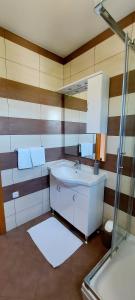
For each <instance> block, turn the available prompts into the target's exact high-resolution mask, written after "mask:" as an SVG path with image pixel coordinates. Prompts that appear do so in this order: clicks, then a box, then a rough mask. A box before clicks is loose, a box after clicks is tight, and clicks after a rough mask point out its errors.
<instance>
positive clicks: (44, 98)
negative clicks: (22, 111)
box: [0, 77, 87, 111]
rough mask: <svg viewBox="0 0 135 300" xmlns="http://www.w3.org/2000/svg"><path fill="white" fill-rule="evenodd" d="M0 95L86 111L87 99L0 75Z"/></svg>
mask: <svg viewBox="0 0 135 300" xmlns="http://www.w3.org/2000/svg"><path fill="white" fill-rule="evenodd" d="M0 97H3V98H8V99H14V100H19V101H20V100H21V101H27V102H32V103H38V104H44V105H51V106H57V107H63V108H70V109H76V110H80V111H87V101H85V100H83V99H80V98H74V97H71V96H70V97H68V96H64V95H61V94H59V93H56V92H52V91H49V90H46V89H42V88H38V87H34V86H32V85H28V84H24V83H20V82H17V81H13V80H9V79H5V78H2V77H0Z"/></svg>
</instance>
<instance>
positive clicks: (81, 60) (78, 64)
mask: <svg viewBox="0 0 135 300" xmlns="http://www.w3.org/2000/svg"><path fill="white" fill-rule="evenodd" d="M70 64H71V76H73V75H74V74H77V73H79V72H81V71H83V70H85V69H88V68H90V66H93V65H94V48H92V49H90V50H89V51H87V52H85V53H83V54H82V55H80V56H78V57H77V58H75V59H73V60H72V61H71V63H70Z"/></svg>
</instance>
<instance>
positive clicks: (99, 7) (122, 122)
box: [84, 0, 135, 300]
mask: <svg viewBox="0 0 135 300" xmlns="http://www.w3.org/2000/svg"><path fill="white" fill-rule="evenodd" d="M104 1H105V0H102V1H100V2H99V3H98V5H96V7H95V12H96V14H98V15H100V16H101V17H102V18H103V19H104V20H105V21H106V22H107V24H108V25H109V27H110V28H111V29H112V31H113V32H114V33H115V34H117V35H118V36H119V37H120V39H121V40H122V41H123V42H124V43H125V62H124V74H123V85H122V111H121V118H120V131H119V137H120V140H119V148H118V153H117V180H116V189H115V201H114V207H115V209H114V226H113V234H112V246H111V249H109V251H108V252H107V253H106V254H105V255H104V256H103V257H102V259H101V260H100V261H99V262H98V263H97V265H96V266H95V267H94V268H93V269H92V271H91V272H90V273H89V274H88V275H87V276H86V277H85V278H84V284H85V286H86V287H87V289H88V290H89V291H90V292H91V295H93V299H97V300H100V299H99V297H98V296H97V295H96V293H95V291H94V290H93V289H92V288H91V286H90V282H91V280H92V279H93V277H94V276H95V275H96V273H97V272H98V271H99V270H100V268H101V267H102V266H103V265H104V263H105V262H106V261H107V260H108V258H109V257H111V256H112V255H113V254H114V253H116V251H117V250H118V247H119V245H120V243H121V242H122V241H123V239H126V237H127V231H126V232H125V234H124V235H123V236H122V237H121V238H120V239H119V240H118V241H117V243H115V232H116V228H115V227H116V223H117V214H118V210H119V202H120V176H121V174H122V169H123V155H124V153H123V151H122V149H123V138H124V136H125V124H126V113H125V112H126V95H127V88H128V52H129V51H128V50H129V47H131V48H132V49H133V51H135V39H134V40H132V39H131V38H130V37H129V36H128V34H127V33H125V32H124V31H123V30H122V29H121V28H120V27H119V25H118V24H117V22H116V21H115V20H114V19H113V18H112V16H111V15H110V14H109V12H108V11H107V10H106V9H105V8H104V6H103V2H104ZM134 154H135V151H134ZM133 164H134V165H133V174H131V179H132V184H131V195H130V197H129V203H128V211H127V214H128V219H127V229H129V227H130V220H131V214H132V207H133V197H132V196H133V192H134V190H133V184H134V182H133V181H134V168H135V157H134V159H133ZM129 216H130V218H129Z"/></svg>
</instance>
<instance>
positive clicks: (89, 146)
mask: <svg viewBox="0 0 135 300" xmlns="http://www.w3.org/2000/svg"><path fill="white" fill-rule="evenodd" d="M81 156H82V157H85V156H89V157H93V143H83V144H81Z"/></svg>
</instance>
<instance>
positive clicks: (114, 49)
mask: <svg viewBox="0 0 135 300" xmlns="http://www.w3.org/2000/svg"><path fill="white" fill-rule="evenodd" d="M122 51H124V43H123V42H122V41H121V39H120V38H119V37H118V36H116V35H113V36H111V37H110V38H108V39H107V40H105V41H103V42H102V43H100V44H98V45H97V46H96V47H95V64H97V63H99V62H101V61H103V60H105V59H107V58H109V57H111V56H114V55H116V54H118V53H120V52H122Z"/></svg>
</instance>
